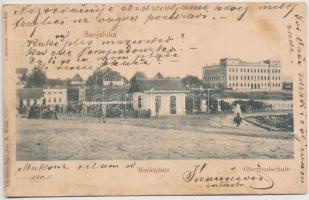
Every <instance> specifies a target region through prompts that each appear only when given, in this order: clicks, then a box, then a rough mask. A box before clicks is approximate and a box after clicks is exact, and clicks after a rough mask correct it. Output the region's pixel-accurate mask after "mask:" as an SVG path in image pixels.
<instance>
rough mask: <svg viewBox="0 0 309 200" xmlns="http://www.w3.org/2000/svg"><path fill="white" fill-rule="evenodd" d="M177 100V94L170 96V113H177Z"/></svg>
mask: <svg viewBox="0 0 309 200" xmlns="http://www.w3.org/2000/svg"><path fill="white" fill-rule="evenodd" d="M176 108H177V102H176V96H170V114H176V111H177V110H176Z"/></svg>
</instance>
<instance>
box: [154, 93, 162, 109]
mask: <svg viewBox="0 0 309 200" xmlns="http://www.w3.org/2000/svg"><path fill="white" fill-rule="evenodd" d="M155 108H156V110H157V109H161V96H156V97H155Z"/></svg>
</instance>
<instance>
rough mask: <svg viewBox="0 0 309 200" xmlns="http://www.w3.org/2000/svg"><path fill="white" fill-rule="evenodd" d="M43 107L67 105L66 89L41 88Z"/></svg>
mask: <svg viewBox="0 0 309 200" xmlns="http://www.w3.org/2000/svg"><path fill="white" fill-rule="evenodd" d="M42 104H43V105H67V89H66V88H43V98H42Z"/></svg>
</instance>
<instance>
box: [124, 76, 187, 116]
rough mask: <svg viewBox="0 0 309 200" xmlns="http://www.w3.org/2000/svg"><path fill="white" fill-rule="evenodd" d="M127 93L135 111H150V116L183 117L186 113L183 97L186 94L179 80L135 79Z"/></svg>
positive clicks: (185, 89)
mask: <svg viewBox="0 0 309 200" xmlns="http://www.w3.org/2000/svg"><path fill="white" fill-rule="evenodd" d="M129 92H130V93H132V96H133V108H134V109H135V110H140V109H150V110H151V116H156V107H157V109H159V115H184V114H185V113H186V108H185V97H186V93H187V92H188V90H187V88H186V87H185V85H184V84H183V83H182V81H181V80H180V79H157V80H154V79H151V80H148V79H137V80H135V82H134V83H133V84H132V85H131V87H130V89H129Z"/></svg>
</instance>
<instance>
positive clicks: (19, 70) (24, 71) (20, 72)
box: [16, 68, 28, 74]
mask: <svg viewBox="0 0 309 200" xmlns="http://www.w3.org/2000/svg"><path fill="white" fill-rule="evenodd" d="M27 72H28V69H27V68H16V74H27Z"/></svg>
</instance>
